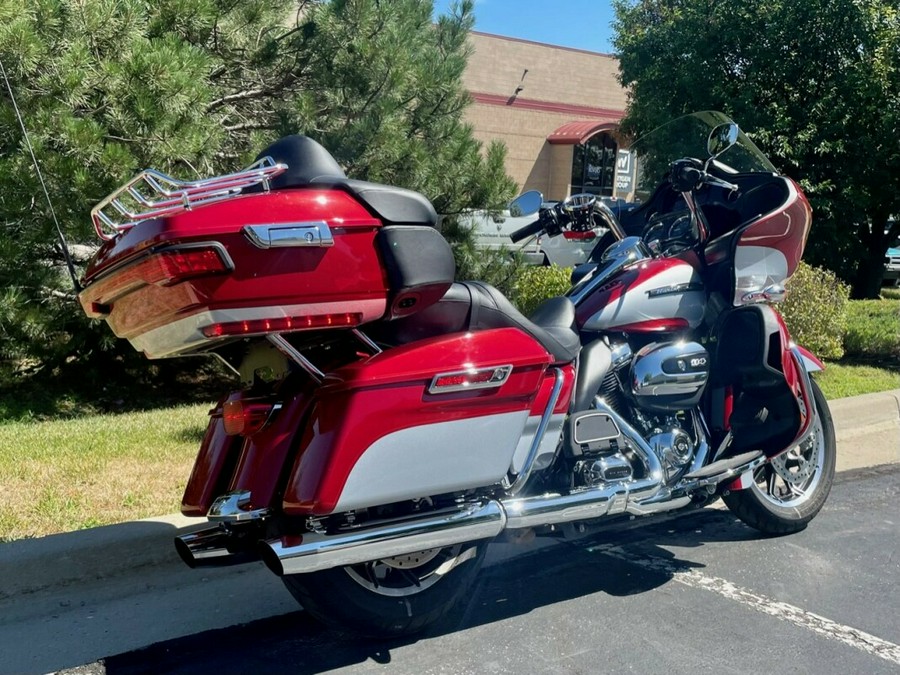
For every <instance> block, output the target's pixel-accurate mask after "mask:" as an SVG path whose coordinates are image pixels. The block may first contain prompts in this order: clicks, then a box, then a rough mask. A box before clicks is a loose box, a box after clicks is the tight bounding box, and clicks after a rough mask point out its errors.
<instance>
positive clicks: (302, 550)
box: [260, 500, 506, 576]
mask: <svg viewBox="0 0 900 675" xmlns="http://www.w3.org/2000/svg"><path fill="white" fill-rule="evenodd" d="M505 525H506V514H505V512H504V511H503V508H502V507H501V506H500V504H499V503H498V502H496V501H494V500H491V501H488V502H485V503H483V504H471V505H469V506H467V507H465V508H463V509H460V510H459V511H455V512H453V513H450V514H442V515H435V516H431V517H426V518H419V519H417V520H411V521H406V522H398V523H391V524H388V525H381V526H376V527H371V528H360V529H358V530H352V531H349V532H338V533H336V534H331V535H328V534H320V533H314V532H313V533H308V534H304V535H303V536H302V538H301V541H300V543H299V544H298V545H296V546H285V545H284V543H283V540H281V539H272V540H269V541H264V542H261V544H260V553H261V556H262V559H263V562H265V564H266V566H267V567H268V568H269V569H270V570H272V571H273V572H274V573H275V574H277V575H278V576H282V575H285V574H304V573H307V572H317V571H319V570H324V569H330V568H332V567H342V566H344V565H356V564H359V563H363V562H367V561H370V560H379V559H382V558H390V557H393V556H398V555H406V554H408V553H415V552H416V551H424V550H427V549H431V548H443V547H444V546H452V545H453V544H462V543H465V542H469V541H475V540H479V539H492V538H494V537H496V536H497V535H498V534H500V532H501V531H502V530H503V528H504V527H505Z"/></svg>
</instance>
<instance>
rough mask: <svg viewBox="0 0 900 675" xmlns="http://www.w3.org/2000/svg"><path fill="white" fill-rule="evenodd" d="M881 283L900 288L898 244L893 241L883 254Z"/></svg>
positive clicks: (899, 243) (899, 247)
mask: <svg viewBox="0 0 900 675" xmlns="http://www.w3.org/2000/svg"><path fill="white" fill-rule="evenodd" d="M882 283H885V284H893V285H894V286H900V242H898V241H893V242H891V245H890V246H888V250H887V251H885V253H884V276H883V277H882Z"/></svg>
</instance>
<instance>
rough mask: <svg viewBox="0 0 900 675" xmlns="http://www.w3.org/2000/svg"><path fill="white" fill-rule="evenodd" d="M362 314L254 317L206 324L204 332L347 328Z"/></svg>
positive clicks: (225, 333) (222, 334)
mask: <svg viewBox="0 0 900 675" xmlns="http://www.w3.org/2000/svg"><path fill="white" fill-rule="evenodd" d="M360 321H362V314H360V313H359V312H350V313H342V314H317V315H314V316H282V317H275V318H272V319H254V320H252V321H230V322H228V323H214V324H211V325H209V326H205V327H204V328H203V329H202V330H203V334H204V335H205V336H206V337H208V338H219V337H227V336H229V335H254V334H260V333H286V332H289V331H295V330H310V329H313V328H347V327H353V326H358V325H359V323H360Z"/></svg>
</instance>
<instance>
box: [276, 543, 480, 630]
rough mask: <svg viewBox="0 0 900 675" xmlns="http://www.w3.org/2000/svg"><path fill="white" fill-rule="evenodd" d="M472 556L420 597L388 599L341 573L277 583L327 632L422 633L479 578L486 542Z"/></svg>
mask: <svg viewBox="0 0 900 675" xmlns="http://www.w3.org/2000/svg"><path fill="white" fill-rule="evenodd" d="M471 546H475V547H476V551H475V554H474V555H473V556H472V557H471V558H469V559H468V560H465V561H463V562H461V563H459V564H458V565H457V566H456V567H454V568H453V569H452V570H450V572H448V573H447V574H446V575H445V576H444V577H443V578H442V579H440V580H439V581H438V582H437V583H435V584H433V585H432V586H429V587H428V588H426V589H424V590H422V591H421V592H419V593H415V594H413V595H406V596H387V595H381V594H379V593H376V592H374V591H372V590H370V589H367V588H365V587H364V586H362V585H360V584H359V583H358V582H357V581H356V580H354V579H353V578H352V577H351V576H350V575H349V574H348V573H347V570H346V569H345V568H343V567H338V568H334V569H330V570H324V571H321V572H313V573H310V574H297V575H288V576H285V577H282V581H283V582H284V584H285V586H286V587H287V588H288V590H289V591H290V592H291V594H292V595H293V596H294V597H295V598H296V599H297V600H298V602H300V604H301V605H303V607H304V609H306V610H307V611H309V612H310V613H311V614H313V616H315V617H316V618H318V619H319V620H321V621H322V622H323V623H326V624H328V625H330V626H333V627H336V628H341V629H347V628H350V629H352V630H353V631H355V632H357V633H360V634H362V635H367V636H371V637H393V636H400V635H411V634H414V633H418V632H421V631H423V630H425V629H426V628H428V627H429V626H431V625H432V624H434V623H436V622H438V621H439V620H440V619H441V618H442V617H443V616H444V615H446V614H447V613H448V612H449V611H450V610H451V608H452V607H453V606H454V605H455V604H456V603H457V602H458V601H459V600H460V599H461V598H462V596H463V595H464V594H465V593H466V592H467V591H468V589H469V588H470V587H471V585H472V583H473V582H474V581H475V578H476V576H477V574H478V570H479V569H480V567H481V563H482V561H483V559H484V554H485V551H486V549H487V542H479V543H477V544H472V545H470V546H464V547H463V549H461V551H460V552H461V553H463V552H465V551H466V550H467V549H468V548H471Z"/></svg>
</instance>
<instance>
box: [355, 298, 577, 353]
mask: <svg viewBox="0 0 900 675" xmlns="http://www.w3.org/2000/svg"><path fill="white" fill-rule="evenodd" d="M490 328H518V329H520V330H522V331H524V332H525V333H527V334H528V335H530V336H531V337H533V338H534V339H535V340H537V341H538V342H539V343H540V344H541V345H542V346H543V347H544V349H546V350H547V352H549V353H550V355H551V356H552V357H553V362H554V363H557V364H560V363H571V362H572V361H574V360H575V357H576V356H578V352H579V350H580V349H581V341H580V339H579V335H578V329H577V328H576V326H575V306H574V305H573V304H572V301H571V300H570V299H569V298H566V297H557V298H551V299H550V300H547V301H546V302H544V304H542V305H541V306H540V307H538V308H537V310H535V312H534V313H533V314H532V315H531V318H527V317H525V315H523V314H522V313H521V312H520V311H519V310H517V309H516V308H515V307H514V306H513V304H512V303H511V302H510V301H509V300H508V299H507V298H506V297H505V296H504V295H503V294H502V293H501V292H500V291H498V290H497V289H496V288H494V287H493V286H491V285H489V284H486V283H483V282H480V281H467V282H464V283H454V284H453V285H452V286H451V287H450V288H449V289H448V290H447V292H446V293H445V294H444V297H443V298H441V299H440V300H439V301H438V302H436V303H435V304H433V305H432V306H430V307H428V308H426V309H424V310H422V311H420V312H418V313H417V314H413V315H412V316H408V317H405V318H403V319H398V320H396V321H391V322H384V323H382V324H380V325H378V326H373V331H372V332H373V333H374V336H375V337H376V339H382V340H384V341H386V342H389V343H394V344H407V343H410V342H415V341H416V340H422V339H425V338H429V337H436V336H438V335H447V334H450V333H458V332H463V331H469V330H485V329H490Z"/></svg>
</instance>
